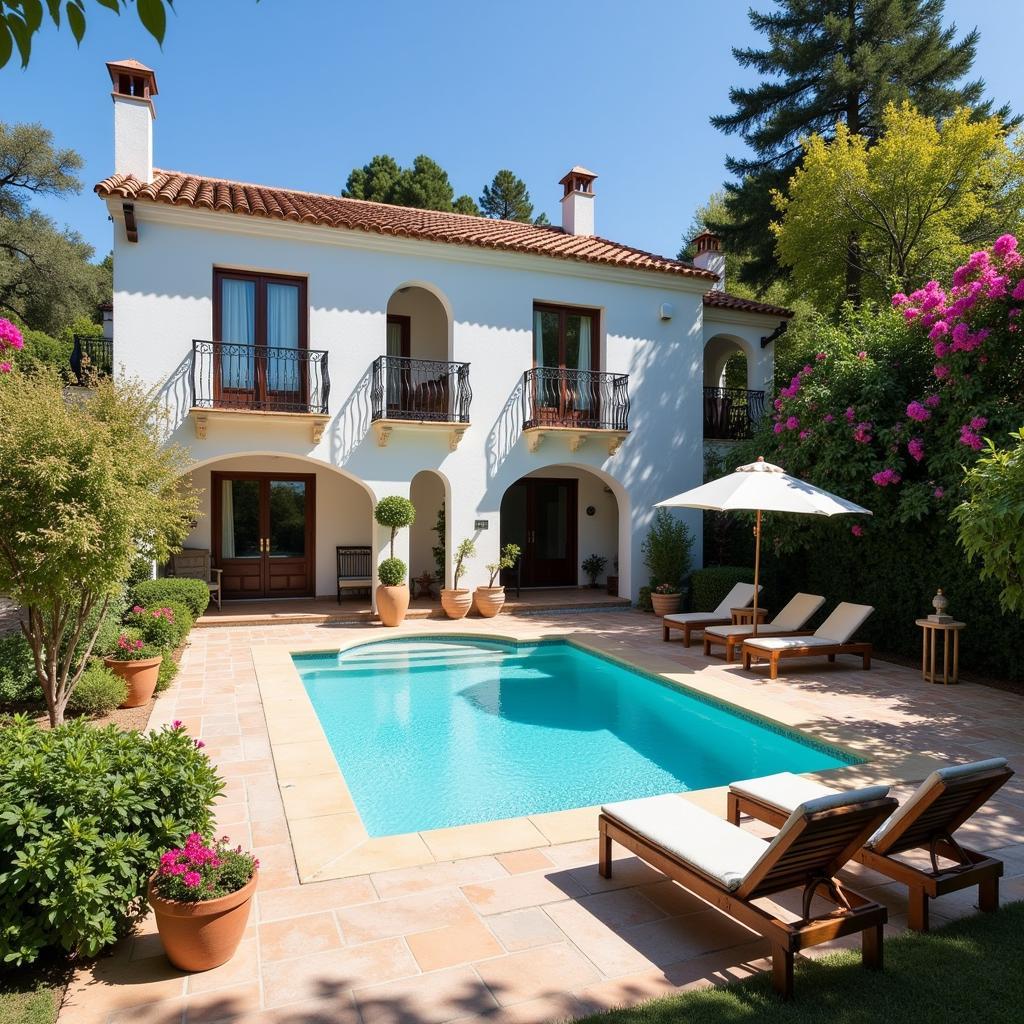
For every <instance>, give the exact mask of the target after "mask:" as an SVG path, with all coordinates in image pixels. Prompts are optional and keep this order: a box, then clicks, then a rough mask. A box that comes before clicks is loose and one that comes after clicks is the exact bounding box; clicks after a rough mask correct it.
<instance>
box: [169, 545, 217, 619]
mask: <svg viewBox="0 0 1024 1024" xmlns="http://www.w3.org/2000/svg"><path fill="white" fill-rule="evenodd" d="M212 561H213V560H212V558H211V556H210V552H209V551H207V550H206V549H205V548H182V549H181V551H179V552H178V553H177V554H174V555H171V560H170V562H169V563H168V566H167V575H168V576H177V577H178V578H179V579H189V580H202V581H203V582H204V583H205V584H206V588H207V590H209V591H210V599H211V600H213V601H216V602H217V610H218V611H219V610H220V584H221V577H222V576H223V575H224V570H223V569H215V568H214V567H213V564H212Z"/></svg>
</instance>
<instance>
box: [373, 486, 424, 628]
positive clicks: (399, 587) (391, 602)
mask: <svg viewBox="0 0 1024 1024" xmlns="http://www.w3.org/2000/svg"><path fill="white" fill-rule="evenodd" d="M373 517H374V519H376V520H377V522H378V523H380V525H381V526H387V527H389V528H390V530H391V554H390V556H389V557H388V558H385V559H384V561H383V562H381V563H380V565H379V566H377V579H378V580H379V581H380V586H379V587H378V588H377V611H378V613H379V614H380V621H381V622H382V623H384V625H385V626H400V625H401V624H402V621H403V620H404V619H405V613H406V612H407V611H408V610H409V585H408V584H407V583H406V582H405V574H406V566H405V562H403V561H402V560H401V559H400V558H395V534H396V533H397V532H398V531H399V530H400V529H401V528H402V527H403V526H412V524H413V523H414V522H415V521H416V506H415V505H413V503H412V502H411V501H410V500H409V499H408V498H403V497H401V496H400V495H397V494H393V495H390V496H389V497H387V498H381V499H380V501H378V502H377V506H376V508H374V510H373Z"/></svg>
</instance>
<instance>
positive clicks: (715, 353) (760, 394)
mask: <svg viewBox="0 0 1024 1024" xmlns="http://www.w3.org/2000/svg"><path fill="white" fill-rule="evenodd" d="M751 371H752V360H751V358H750V354H749V353H748V352H747V350H746V347H745V346H744V345H743V344H742V343H741V342H740V341H739V340H738V339H736V338H732V337H729V336H727V335H716V336H715V337H713V338H711V339H710V340H709V341H708V342H707V344H706V345H705V346H704V437H705V438H708V439H715V440H723V441H730V440H733V441H734V440H739V439H741V438H744V437H749V436H750V434H751V432H752V431H753V429H754V427H755V426H756V425H757V423H758V421H759V420H760V417H761V415H762V413H763V412H764V391H761V390H756V389H754V388H752V387H751Z"/></svg>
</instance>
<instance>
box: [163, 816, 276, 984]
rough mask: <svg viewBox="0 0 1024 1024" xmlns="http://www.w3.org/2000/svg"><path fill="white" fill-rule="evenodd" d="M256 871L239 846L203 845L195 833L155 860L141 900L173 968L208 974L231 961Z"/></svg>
mask: <svg viewBox="0 0 1024 1024" xmlns="http://www.w3.org/2000/svg"><path fill="white" fill-rule="evenodd" d="M259 866H260V862H259V861H258V860H256V858H255V857H253V856H252V854H250V853H243V852H242V848H241V846H237V847H230V846H228V841H227V838H226V837H225V838H224V839H218V840H216V841H214V842H212V843H210V844H207V842H206V841H205V840H204V839H203V837H202V836H201V835H200V834H199V833H198V832H193V833H192V834H191V835H190V836H189V837H188V839H186V840H185V845H184V846H183V847H181V848H179V849H176V850H168V851H167V852H166V853H164V854H163V855H162V856H161V857H160V866H159V867H158V868H157V869H156V871H154V872H153V874H152V875H151V876H150V879H149V887H148V890H147V894H146V895H147V898H148V900H149V905H150V906H151V907H152V908H153V913H154V914H155V916H156V927H157V930H158V931H159V933H160V941H161V942H162V943H163V946H164V952H166V954H167V959H168V960H170V961H171V963H172V964H174V966H175V967H178V968H180V969H181V970H183V971H208V970H210V969H211V968H213V967H219V966H220V965H221V964H223V963H226V962H227V961H228V960H230V959H231V957H232V956H234V954H235V950H236V949H238V943H239V942H240V941H241V939H242V933H243V932H244V931H245V926H246V924H247V923H248V921H249V910H250V908H251V906H252V897H253V893H255V891H256V882H257V879H258V877H259Z"/></svg>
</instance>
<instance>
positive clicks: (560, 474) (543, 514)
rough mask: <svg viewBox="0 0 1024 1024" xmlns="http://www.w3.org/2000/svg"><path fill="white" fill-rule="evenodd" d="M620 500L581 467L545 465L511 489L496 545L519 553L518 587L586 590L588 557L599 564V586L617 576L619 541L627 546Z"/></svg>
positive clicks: (505, 499)
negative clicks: (510, 545)
mask: <svg viewBox="0 0 1024 1024" xmlns="http://www.w3.org/2000/svg"><path fill="white" fill-rule="evenodd" d="M623 500H624V495H621V496H618V497H617V495H616V491H615V489H614V488H613V487H612V485H611V481H609V480H606V479H604V478H603V477H602V476H601V475H599V474H598V473H596V472H594V471H593V470H590V469H585V468H583V467H580V466H573V465H565V464H562V465H554V466H545V467H544V468H543V469H538V470H536V471H534V472H533V473H529V474H527V475H526V476H524V477H520V478H519V479H518V480H516V481H515V482H514V483H513V484H511V485H510V486H509V487H508V488H507V489H506V491H505V494H504V496H503V497H502V501H501V545H502V547H504V545H505V544H508V543H513V544H518V545H519V547H520V548H521V549H522V559H521V565H520V583H521V585H522V586H523V587H526V588H533V587H538V588H539V587H579V586H587V585H589V583H590V576H589V575H588V573H587V571H586V570H585V569H584V568H583V563H584V561H586V560H587V559H589V558H591V557H592V556H593V557H596V559H597V560H598V561H600V560H601V559H603V565H602V566H601V568H600V571H599V572H598V574H597V580H596V582H597V584H598V585H599V586H607V584H608V577H613V578H614V577H619V576H620V570H621V569H622V566H621V561H622V558H623V557H628V554H626V555H625V556H624V555H623V553H622V548H621V546H620V538H621V537H624V538H625V539H626V542H627V544H628V529H626V530H622V529H621V523H622V513H623V508H622V501H623ZM627 511H628V510H627ZM627 522H628V520H627ZM626 570H627V571H628V566H627V567H626ZM612 582H613V584H614V582H615V581H614V579H613V581H612ZM612 589H613V590H614V591H616V592H618V589H619V588H618V587H615V586H613V588H612Z"/></svg>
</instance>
